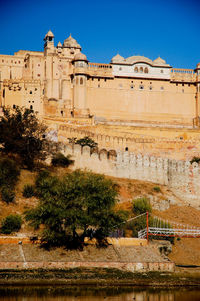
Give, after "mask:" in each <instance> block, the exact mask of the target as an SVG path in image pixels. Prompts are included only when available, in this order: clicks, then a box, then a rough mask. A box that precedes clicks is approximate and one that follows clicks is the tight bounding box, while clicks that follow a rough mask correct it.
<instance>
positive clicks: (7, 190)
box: [1, 186, 15, 204]
mask: <svg viewBox="0 0 200 301" xmlns="http://www.w3.org/2000/svg"><path fill="white" fill-rule="evenodd" d="M1 198H2V201H4V202H6V203H7V204H9V203H12V202H14V200H15V192H14V191H13V189H12V188H11V187H9V186H3V187H2V188H1Z"/></svg>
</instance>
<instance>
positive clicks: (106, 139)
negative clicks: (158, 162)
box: [58, 125, 200, 159]
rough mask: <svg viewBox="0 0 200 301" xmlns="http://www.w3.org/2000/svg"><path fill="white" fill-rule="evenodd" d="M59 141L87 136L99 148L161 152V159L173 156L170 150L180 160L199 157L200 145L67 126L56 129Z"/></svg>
mask: <svg viewBox="0 0 200 301" xmlns="http://www.w3.org/2000/svg"><path fill="white" fill-rule="evenodd" d="M58 136H59V140H60V141H61V142H62V143H64V144H65V143H68V138H72V137H76V138H77V139H80V138H83V137H84V136H89V137H91V138H92V139H93V140H95V142H97V143H98V147H99V148H104V147H105V148H107V149H115V150H117V151H118V150H120V151H125V149H126V148H128V150H129V151H131V152H134V153H138V154H139V153H143V154H148V155H153V154H154V155H156V154H160V153H161V152H162V155H163V157H169V156H171V158H172V157H173V156H174V153H172V150H173V149H174V150H176V155H178V156H179V157H178V158H180V157H181V159H182V158H184V159H185V154H188V153H189V151H188V150H191V151H192V153H191V152H190V155H191V156H200V152H199V149H200V143H199V140H195V139H191V140H180V138H177V139H169V138H159V137H158V138H155V137H146V136H145V135H142V134H141V135H139V134H137V135H135V137H118V136H109V135H102V134H97V133H93V132H91V131H88V130H82V129H78V128H72V127H70V126H67V125H60V126H59V129H58Z"/></svg>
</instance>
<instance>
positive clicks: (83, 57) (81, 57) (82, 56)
mask: <svg viewBox="0 0 200 301" xmlns="http://www.w3.org/2000/svg"><path fill="white" fill-rule="evenodd" d="M74 61H87V57H86V55H85V54H83V53H81V52H79V53H77V54H76V55H75V57H74Z"/></svg>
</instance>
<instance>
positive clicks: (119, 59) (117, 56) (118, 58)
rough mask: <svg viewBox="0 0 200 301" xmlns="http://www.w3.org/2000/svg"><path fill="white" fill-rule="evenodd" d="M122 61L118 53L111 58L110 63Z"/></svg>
mask: <svg viewBox="0 0 200 301" xmlns="http://www.w3.org/2000/svg"><path fill="white" fill-rule="evenodd" d="M123 61H124V58H123V56H121V55H120V54H117V55H115V56H113V58H112V59H111V63H121V62H123Z"/></svg>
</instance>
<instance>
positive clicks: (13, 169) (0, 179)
mask: <svg viewBox="0 0 200 301" xmlns="http://www.w3.org/2000/svg"><path fill="white" fill-rule="evenodd" d="M19 175H20V169H19V167H18V166H17V164H16V162H15V161H14V160H12V159H9V158H3V159H0V186H4V185H9V186H11V187H14V186H15V184H16V182H17V180H18V178H19Z"/></svg>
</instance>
